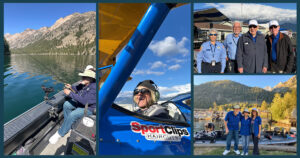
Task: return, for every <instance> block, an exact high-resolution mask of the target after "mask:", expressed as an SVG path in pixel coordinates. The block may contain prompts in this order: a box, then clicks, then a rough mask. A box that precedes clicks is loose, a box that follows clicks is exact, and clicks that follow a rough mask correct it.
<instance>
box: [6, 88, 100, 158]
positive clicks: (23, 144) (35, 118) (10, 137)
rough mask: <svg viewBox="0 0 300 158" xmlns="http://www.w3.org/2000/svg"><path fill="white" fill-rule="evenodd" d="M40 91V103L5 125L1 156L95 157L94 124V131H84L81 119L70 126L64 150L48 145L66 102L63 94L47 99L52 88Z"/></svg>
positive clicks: (61, 147)
mask: <svg viewBox="0 0 300 158" xmlns="http://www.w3.org/2000/svg"><path fill="white" fill-rule="evenodd" d="M78 83H79V82H78ZM78 83H75V84H73V85H76V84H78ZM42 88H43V90H44V91H45V97H44V101H43V102H41V103H39V104H37V105H35V106H34V107H32V108H31V109H29V110H27V111H26V112H24V113H22V114H21V115H19V116H17V117H15V118H14V119H12V120H10V121H9V122H7V123H5V124H4V154H5V155H41V154H43V153H44V154H47V153H51V152H52V153H54V154H57V155H58V154H73V155H93V154H95V147H96V142H95V138H94V137H95V133H96V126H95V123H94V125H93V127H85V126H83V125H82V124H83V121H82V119H81V120H79V121H77V122H76V123H75V124H74V125H73V128H72V130H71V132H70V137H69V138H68V139H67V138H65V137H63V139H64V140H63V141H64V142H66V145H65V146H59V145H52V146H51V145H50V144H49V141H48V140H49V138H50V137H51V136H52V135H53V134H54V133H55V132H56V131H57V130H58V129H59V127H60V125H61V124H62V122H63V117H64V116H63V112H62V111H63V103H64V102H65V101H66V100H67V99H68V98H67V97H66V96H65V94H64V92H63V91H60V92H58V93H57V94H55V95H53V96H52V97H50V98H48V95H49V94H50V93H51V92H53V91H54V90H53V88H47V87H42ZM88 117H89V118H91V119H92V120H95V119H96V117H95V115H91V116H88ZM50 151H51V152H50Z"/></svg>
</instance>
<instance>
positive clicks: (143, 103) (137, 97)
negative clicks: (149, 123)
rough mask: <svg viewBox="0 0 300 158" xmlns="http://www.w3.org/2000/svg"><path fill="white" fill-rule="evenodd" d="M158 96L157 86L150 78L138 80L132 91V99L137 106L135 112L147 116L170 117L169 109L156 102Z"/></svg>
mask: <svg viewBox="0 0 300 158" xmlns="http://www.w3.org/2000/svg"><path fill="white" fill-rule="evenodd" d="M159 96H160V94H159V91H158V87H157V85H156V84H155V83H154V82H153V81H152V80H144V81H142V82H140V83H139V84H138V85H137V86H136V88H135V89H134V91H133V101H134V103H135V104H136V105H137V106H138V107H139V109H138V110H137V111H136V112H137V113H139V114H142V115H145V116H149V117H159V118H164V119H170V116H169V111H168V110H167V109H166V108H165V107H162V106H161V105H159V104H157V101H158V100H159Z"/></svg>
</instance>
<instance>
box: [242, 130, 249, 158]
mask: <svg viewBox="0 0 300 158" xmlns="http://www.w3.org/2000/svg"><path fill="white" fill-rule="evenodd" d="M249 137H250V136H244V135H242V142H243V152H244V154H245V153H248V147H249Z"/></svg>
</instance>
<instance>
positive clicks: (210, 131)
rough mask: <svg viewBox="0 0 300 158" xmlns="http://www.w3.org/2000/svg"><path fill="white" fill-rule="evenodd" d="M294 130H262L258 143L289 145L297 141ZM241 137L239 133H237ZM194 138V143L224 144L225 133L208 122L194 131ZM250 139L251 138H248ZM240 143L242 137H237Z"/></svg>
mask: <svg viewBox="0 0 300 158" xmlns="http://www.w3.org/2000/svg"><path fill="white" fill-rule="evenodd" d="M296 133H297V132H296V131H290V132H289V133H288V132H286V131H284V129H282V130H279V128H274V130H273V131H267V130H266V131H262V133H261V136H262V137H261V138H260V140H259V144H264V145H278V144H281V145H289V144H295V143H296V142H297V137H296ZM239 137H240V138H241V135H239ZM194 140H195V143H196V144H208V143H215V144H224V146H225V145H226V134H225V130H224V129H221V130H214V124H213V123H208V124H207V125H206V126H205V130H199V131H196V132H195V133H194ZM250 140H251V138H250ZM239 141H240V143H242V139H239Z"/></svg>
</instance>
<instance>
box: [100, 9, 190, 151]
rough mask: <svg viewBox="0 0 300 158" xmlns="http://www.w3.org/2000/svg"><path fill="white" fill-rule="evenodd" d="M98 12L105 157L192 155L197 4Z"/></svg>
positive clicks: (101, 149) (102, 134) (102, 137)
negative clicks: (193, 32)
mask: <svg viewBox="0 0 300 158" xmlns="http://www.w3.org/2000/svg"><path fill="white" fill-rule="evenodd" d="M98 8H99V25H98V26H99V62H98V63H99V65H98V67H99V68H98V69H99V77H100V82H99V86H100V90H99V105H98V109H99V122H98V127H99V128H98V130H99V145H98V147H99V155H191V152H192V148H191V78H190V75H191V61H190V60H191V41H190V39H191V4H181V3H178V4H169V3H100V4H99V5H98Z"/></svg>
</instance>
